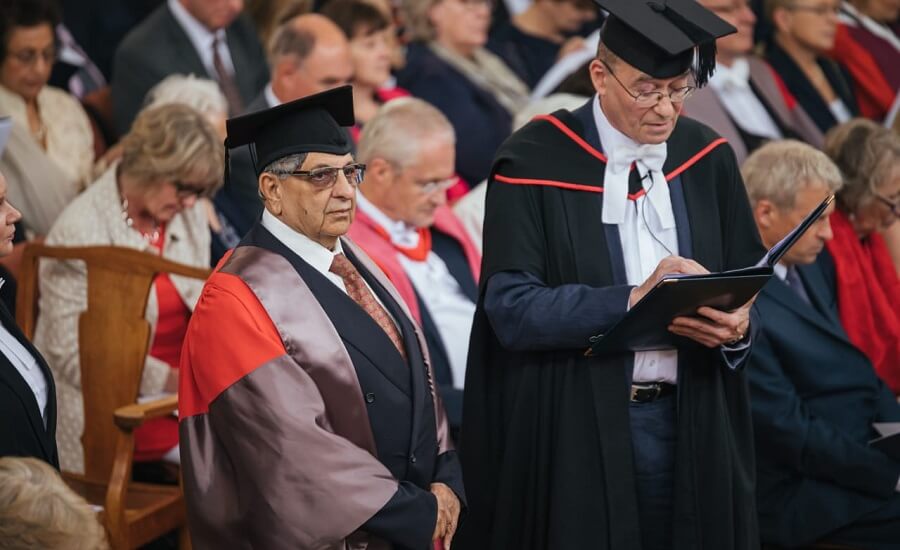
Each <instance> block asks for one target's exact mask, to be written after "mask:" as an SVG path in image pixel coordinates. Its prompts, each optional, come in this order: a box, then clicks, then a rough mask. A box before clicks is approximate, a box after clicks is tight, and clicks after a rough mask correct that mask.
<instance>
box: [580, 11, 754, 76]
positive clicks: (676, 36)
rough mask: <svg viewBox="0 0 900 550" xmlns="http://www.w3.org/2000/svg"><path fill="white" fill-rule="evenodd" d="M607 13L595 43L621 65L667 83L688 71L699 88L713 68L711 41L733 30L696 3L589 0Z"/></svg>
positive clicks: (733, 30) (714, 59)
mask: <svg viewBox="0 0 900 550" xmlns="http://www.w3.org/2000/svg"><path fill="white" fill-rule="evenodd" d="M594 1H595V2H596V3H597V4H598V5H599V6H600V7H601V8H604V9H605V10H607V11H608V12H609V17H608V18H607V19H606V22H605V23H604V25H603V28H602V30H601V31H600V41H601V42H603V43H604V44H605V45H606V47H607V48H609V50H610V51H611V52H612V53H614V54H616V55H617V56H618V57H620V58H622V60H623V61H625V62H626V63H628V64H629V65H631V66H632V67H635V68H636V69H638V70H640V71H642V72H644V73H646V74H648V75H650V76H651V77H653V78H672V77H675V76H678V75H680V74H683V73H684V72H685V71H687V70H688V69H689V68H691V67H692V65H693V62H694V49H695V48H696V49H697V66H696V67H695V69H694V78H695V80H696V82H697V86H701V87H702V86H704V85H705V84H706V82H707V81H708V80H709V77H710V75H712V73H713V71H714V70H715V67H716V39H717V38H719V37H722V36H726V35H729V34H731V33H734V32H737V29H735V28H734V27H732V26H731V25H730V24H728V23H727V22H725V21H724V20H722V19H721V18H719V17H718V16H717V15H716V14H714V13H713V12H711V11H709V10H708V9H706V8H704V7H703V6H701V5H700V4H698V3H697V2H696V0H594Z"/></svg>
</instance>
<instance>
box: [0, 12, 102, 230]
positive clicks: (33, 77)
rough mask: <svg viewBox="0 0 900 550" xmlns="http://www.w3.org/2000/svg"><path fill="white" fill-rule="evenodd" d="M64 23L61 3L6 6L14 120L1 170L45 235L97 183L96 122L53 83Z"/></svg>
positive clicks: (4, 66)
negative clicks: (93, 177) (59, 34)
mask: <svg viewBox="0 0 900 550" xmlns="http://www.w3.org/2000/svg"><path fill="white" fill-rule="evenodd" d="M58 22H59V14H58V13H57V9H56V4H55V2H54V1H53V0H6V1H4V2H3V3H2V4H0V60H2V61H0V116H9V117H12V120H13V129H12V134H11V135H10V137H9V142H8V143H7V145H6V150H5V151H3V154H2V157H0V170H2V171H3V174H4V175H5V176H6V181H7V185H8V187H9V189H8V191H7V193H8V194H9V198H10V200H11V201H12V202H13V204H15V205H16V207H17V208H19V209H20V210H21V211H22V214H23V216H24V224H25V227H26V228H27V229H29V230H30V231H33V232H34V233H37V234H40V235H46V234H47V231H49V230H50V226H51V225H53V222H54V221H55V220H56V218H57V217H58V216H59V213H60V212H62V210H63V208H65V207H66V205H67V204H68V203H69V202H71V200H72V199H73V198H74V197H75V195H77V194H78V193H79V191H81V189H82V188H83V187H84V185H85V184H86V183H87V182H88V181H89V179H90V176H91V167H92V165H93V161H94V138H93V134H92V131H91V124H90V121H89V120H88V117H87V114H86V113H85V112H84V109H83V108H82V107H81V104H80V103H79V102H78V100H77V99H75V98H74V97H72V96H71V95H69V94H68V93H66V92H64V91H62V90H60V89H58V88H51V87H48V86H47V85H46V84H47V80H48V79H49V78H50V71H51V69H52V68H53V62H54V60H55V59H56V38H55V36H54V34H53V29H54V27H55V26H56V24H57V23H58Z"/></svg>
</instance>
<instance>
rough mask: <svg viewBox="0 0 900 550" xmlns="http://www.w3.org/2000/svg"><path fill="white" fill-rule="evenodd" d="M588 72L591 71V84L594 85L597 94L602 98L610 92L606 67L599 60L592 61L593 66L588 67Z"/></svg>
mask: <svg viewBox="0 0 900 550" xmlns="http://www.w3.org/2000/svg"><path fill="white" fill-rule="evenodd" d="M588 71H590V74H591V83H592V84H593V85H594V90H596V91H597V94H598V95H600V97H601V98H602V97H603V96H605V95H606V92H607V90H608V88H607V82H606V73H607V72H608V71H607V69H606V65H604V64H603V63H602V62H601V61H600V60H599V59H594V60H593V61H591V64H590V65H588Z"/></svg>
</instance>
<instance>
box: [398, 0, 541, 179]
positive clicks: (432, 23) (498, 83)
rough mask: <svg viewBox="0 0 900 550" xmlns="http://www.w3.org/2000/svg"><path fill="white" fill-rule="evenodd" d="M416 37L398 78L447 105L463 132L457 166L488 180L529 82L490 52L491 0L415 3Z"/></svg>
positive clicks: (409, 6) (409, 14) (410, 1)
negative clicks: (520, 77) (497, 153)
mask: <svg viewBox="0 0 900 550" xmlns="http://www.w3.org/2000/svg"><path fill="white" fill-rule="evenodd" d="M404 7H405V9H406V23H407V25H408V26H409V30H410V33H411V36H412V38H413V40H414V42H413V43H411V44H410V45H409V48H408V50H407V59H406V66H405V67H404V68H403V70H402V71H400V72H399V73H398V74H397V83H398V84H399V85H400V86H402V87H404V88H405V89H407V90H409V91H410V93H412V94H413V95H414V96H416V97H420V98H422V99H424V100H425V101H427V102H429V103H431V104H432V105H434V106H435V107H437V108H438V109H440V110H441V112H443V113H444V115H446V117H447V118H448V119H449V120H450V123H451V124H453V129H454V130H455V131H456V136H457V138H458V139H457V140H456V171H457V173H459V175H460V177H462V178H463V179H464V180H466V183H468V184H469V185H470V186H473V185H475V184H477V183H478V182H480V181H481V180H483V179H485V178H487V176H488V173H489V172H490V170H491V164H492V162H493V159H494V152H495V151H496V150H497V147H499V145H500V144H501V143H502V142H503V140H504V139H506V138H507V136H509V134H510V130H511V125H512V117H513V115H514V114H515V113H517V112H518V111H519V109H521V108H522V107H524V106H525V104H526V103H527V102H528V87H527V86H526V85H525V83H524V82H522V81H521V80H520V79H519V77H517V76H516V74H515V73H514V72H512V70H510V68H509V67H507V66H506V64H505V63H503V60H501V59H500V58H499V57H497V56H496V55H494V54H493V53H491V52H489V51H488V50H487V49H485V47H484V45H485V44H486V43H487V31H488V26H489V25H490V16H491V9H490V3H489V2H488V1H486V0H407V1H406V5H405V6H404Z"/></svg>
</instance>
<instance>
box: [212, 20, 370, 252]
mask: <svg viewBox="0 0 900 550" xmlns="http://www.w3.org/2000/svg"><path fill="white" fill-rule="evenodd" d="M269 64H270V65H271V67H272V79H271V80H270V81H269V83H268V84H267V85H266V86H265V88H264V90H263V91H262V92H261V93H260V94H259V95H258V96H257V97H256V99H254V100H253V102H252V103H251V104H250V106H249V108H248V111H250V112H254V111H261V110H263V109H268V108H271V107H276V106H278V105H281V104H282V103H288V102H290V101H293V100H295V99H300V98H301V97H306V96H309V95H312V94H316V93H319V92H323V91H325V90H328V89H330V88H336V87H338V86H342V85H344V84H349V83H350V81H351V80H352V79H353V58H352V57H351V54H350V45H349V43H348V42H347V37H346V36H345V35H344V33H343V32H342V31H341V29H340V28H339V27H338V26H337V25H335V24H334V23H333V22H332V21H331V20H330V19H328V18H327V17H325V16H323V15H320V14H317V13H310V14H304V15H299V16H296V17H294V18H291V19H289V20H287V21H285V22H284V23H282V24H281V25H280V26H279V27H278V29H276V30H275V34H274V35H273V36H272V40H271V41H270V42H269ZM342 131H347V130H342ZM229 154H230V157H231V159H230V162H229V170H230V174H231V177H230V178H226V181H225V186H224V187H223V188H222V190H221V192H219V193H218V194H217V195H216V197H215V203H216V207H217V208H218V209H219V211H220V212H222V213H223V214H224V215H225V217H226V218H228V220H229V221H230V222H231V223H232V225H233V226H234V228H235V230H236V231H237V233H238V235H244V234H245V233H246V232H247V231H248V230H249V229H250V227H252V226H253V224H254V223H256V221H257V220H258V219H259V216H260V215H261V214H262V209H263V206H262V201H261V200H260V198H259V189H258V186H257V183H256V167H255V166H254V161H253V159H252V158H251V154H250V148H249V146H246V145H245V146H242V147H237V148H235V149H234V150H231V151H229Z"/></svg>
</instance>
